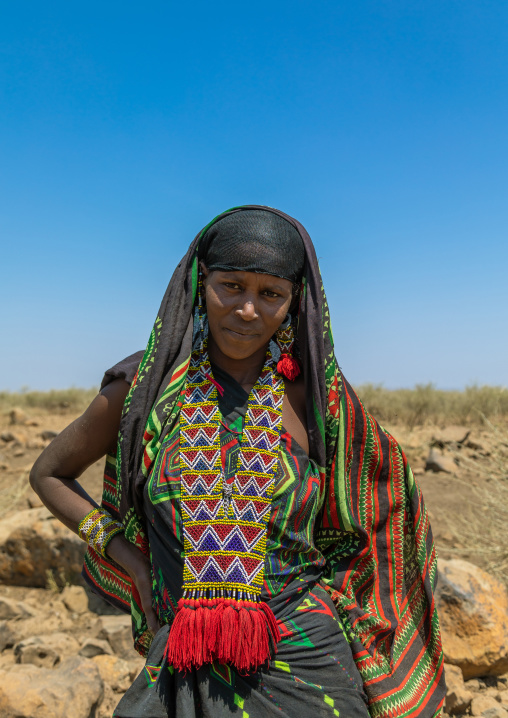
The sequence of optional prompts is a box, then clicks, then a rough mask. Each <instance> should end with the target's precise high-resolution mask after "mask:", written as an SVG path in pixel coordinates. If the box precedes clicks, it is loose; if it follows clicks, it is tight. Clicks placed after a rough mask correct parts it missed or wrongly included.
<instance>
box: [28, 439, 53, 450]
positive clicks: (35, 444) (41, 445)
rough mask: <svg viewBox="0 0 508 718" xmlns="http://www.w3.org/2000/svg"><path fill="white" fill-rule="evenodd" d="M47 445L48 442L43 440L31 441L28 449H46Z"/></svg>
mask: <svg viewBox="0 0 508 718" xmlns="http://www.w3.org/2000/svg"><path fill="white" fill-rule="evenodd" d="M47 445H48V443H47V441H43V440H42V439H29V440H28V442H27V445H26V447H27V449H45V448H46V446H47Z"/></svg>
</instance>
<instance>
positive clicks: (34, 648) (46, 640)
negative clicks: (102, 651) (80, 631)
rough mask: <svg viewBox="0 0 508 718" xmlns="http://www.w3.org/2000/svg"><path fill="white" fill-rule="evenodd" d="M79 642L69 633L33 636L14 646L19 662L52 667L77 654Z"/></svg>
mask: <svg viewBox="0 0 508 718" xmlns="http://www.w3.org/2000/svg"><path fill="white" fill-rule="evenodd" d="M78 650H79V643H78V642H77V640H76V639H75V638H73V636H70V635H68V634H67V633H61V632H56V633H51V634H49V635H47V636H31V637H30V638H26V639H25V640H23V641H20V642H19V643H17V644H16V645H15V646H14V655H15V657H16V662H17V663H31V664H33V665H34V666H40V667H41V668H52V667H53V666H55V665H56V664H57V663H60V661H61V660H62V659H63V658H66V657H68V656H75V655H76V653H77V652H78Z"/></svg>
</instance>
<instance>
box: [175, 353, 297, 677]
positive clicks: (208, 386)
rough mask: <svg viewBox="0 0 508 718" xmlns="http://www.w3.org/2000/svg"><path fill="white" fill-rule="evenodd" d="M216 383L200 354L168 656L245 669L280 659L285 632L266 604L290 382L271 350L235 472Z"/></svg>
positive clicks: (184, 453)
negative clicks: (179, 591) (226, 469)
mask: <svg viewBox="0 0 508 718" xmlns="http://www.w3.org/2000/svg"><path fill="white" fill-rule="evenodd" d="M217 391H218V388H217V382H216V381H215V380H214V379H213V376H212V370H211V366H210V361H209V358H208V353H207V350H206V344H205V346H204V347H203V351H196V352H194V353H193V355H192V358H191V363H190V367H189V371H188V375H187V383H186V388H185V392H184V396H183V404H182V407H181V411H180V470H181V492H180V501H181V508H182V520H183V535H184V551H185V561H184V571H183V596H182V598H181V599H180V601H179V603H178V611H177V614H176V616H175V620H174V622H173V625H172V627H171V631H170V634H169V638H168V644H167V646H166V656H167V658H168V661H169V663H170V664H171V665H173V666H174V667H175V668H177V669H179V670H187V669H190V668H191V666H200V665H202V664H203V663H208V662H212V661H218V662H219V663H229V664H233V665H235V666H236V667H237V668H238V669H239V670H240V671H242V672H245V671H249V670H253V669H256V668H257V667H258V666H260V665H262V664H263V663H264V662H265V661H266V660H268V659H269V658H270V656H271V655H272V654H273V653H274V651H275V648H276V643H277V642H278V640H279V631H278V628H277V624H276V621H275V617H274V615H273V613H272V611H271V610H270V609H269V607H268V606H267V604H266V603H264V602H263V601H261V600H260V594H261V587H262V585H263V574H264V559H265V552H266V531H267V523H268V518H269V515H270V507H271V501H272V493H273V487H274V479H275V474H276V471H277V464H278V450H279V442H280V433H281V425H282V401H283V397H284V381H283V379H282V377H281V376H280V374H278V373H277V372H276V371H275V363H274V361H273V359H272V356H271V353H270V351H268V352H267V355H266V359H265V364H264V366H263V369H262V371H261V374H260V376H259V378H258V379H257V381H256V383H255V385H254V386H253V388H252V390H251V392H250V394H249V400H248V405H247V413H246V417H245V426H244V431H243V434H242V441H241V446H240V452H239V457H238V468H237V471H236V474H235V475H234V476H233V478H232V479H231V480H230V481H229V482H228V481H226V479H225V477H224V473H223V470H222V461H221V452H220V440H219V421H220V412H219V408H218V405H217Z"/></svg>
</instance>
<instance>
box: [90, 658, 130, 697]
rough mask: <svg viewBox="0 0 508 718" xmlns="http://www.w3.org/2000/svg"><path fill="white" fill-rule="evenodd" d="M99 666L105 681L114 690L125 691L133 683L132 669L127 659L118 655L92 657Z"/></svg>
mask: <svg viewBox="0 0 508 718" xmlns="http://www.w3.org/2000/svg"><path fill="white" fill-rule="evenodd" d="M92 660H93V662H94V663H95V664H96V665H97V667H98V668H99V673H100V674H101V678H102V680H103V681H104V683H107V684H108V685H109V686H111V688H112V689H113V690H114V691H119V692H120V691H121V692H124V691H126V690H127V688H129V686H130V685H131V670H130V666H129V664H128V663H127V661H124V660H123V658H118V657H117V656H108V655H98V656H95V658H93V659H92Z"/></svg>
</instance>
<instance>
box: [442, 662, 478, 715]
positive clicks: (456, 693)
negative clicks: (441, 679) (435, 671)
mask: <svg viewBox="0 0 508 718" xmlns="http://www.w3.org/2000/svg"><path fill="white" fill-rule="evenodd" d="M445 678H446V699H445V710H446V712H447V713H448V714H449V715H456V714H457V713H464V712H465V711H466V710H467V708H468V707H469V706H470V705H471V701H472V700H473V694H472V693H471V691H468V690H467V688H466V686H465V685H464V678H463V677H462V671H461V670H460V668H459V667H458V666H450V665H447V666H445Z"/></svg>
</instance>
